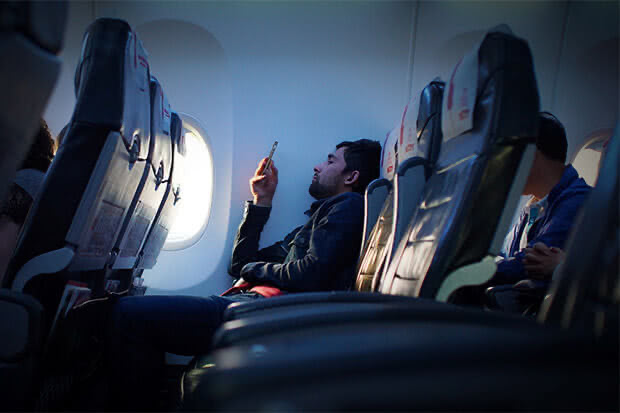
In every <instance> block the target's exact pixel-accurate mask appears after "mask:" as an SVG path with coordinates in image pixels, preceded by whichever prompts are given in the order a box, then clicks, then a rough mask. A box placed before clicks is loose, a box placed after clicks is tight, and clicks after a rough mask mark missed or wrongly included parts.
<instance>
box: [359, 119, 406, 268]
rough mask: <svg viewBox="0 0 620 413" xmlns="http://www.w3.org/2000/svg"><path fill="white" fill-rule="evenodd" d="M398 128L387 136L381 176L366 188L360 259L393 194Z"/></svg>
mask: <svg viewBox="0 0 620 413" xmlns="http://www.w3.org/2000/svg"><path fill="white" fill-rule="evenodd" d="M398 132H399V131H398V128H396V127H395V128H393V129H392V130H390V131H389V132H388V133H387V135H385V142H383V148H382V149H381V174H380V176H379V178H377V179H375V180H374V181H372V182H371V183H369V184H368V186H367V187H366V192H365V193H364V233H363V238H362V246H361V248H360V257H362V256H363V255H364V250H365V249H366V243H367V242H368V239H369V237H370V232H371V231H373V230H374V227H375V223H376V222H377V220H378V219H379V216H380V215H381V211H382V210H383V205H384V203H385V201H386V198H387V197H388V196H391V195H390V194H391V192H392V177H393V176H394V173H395V172H396V164H395V163H396V140H397V139H398V136H397V134H398Z"/></svg>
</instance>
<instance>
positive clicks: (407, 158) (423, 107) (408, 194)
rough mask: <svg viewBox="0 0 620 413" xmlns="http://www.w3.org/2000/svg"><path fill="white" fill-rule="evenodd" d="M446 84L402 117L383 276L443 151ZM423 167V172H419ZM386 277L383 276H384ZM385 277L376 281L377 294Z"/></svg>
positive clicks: (435, 86)
mask: <svg viewBox="0 0 620 413" xmlns="http://www.w3.org/2000/svg"><path fill="white" fill-rule="evenodd" d="M444 87H445V83H444V82H442V81H441V79H439V78H436V79H434V80H433V81H431V82H430V83H429V84H428V85H427V86H426V87H425V88H424V89H422V92H421V93H420V96H419V98H418V97H414V99H412V100H411V101H410V102H409V104H408V105H407V108H405V112H404V114H403V120H402V125H401V133H400V140H399V148H398V153H399V156H400V163H399V165H398V171H397V172H396V176H395V177H394V198H395V200H394V219H393V227H392V233H391V238H390V241H389V242H390V245H389V248H386V249H385V254H386V255H385V257H384V258H383V261H382V263H383V265H384V268H383V273H385V271H387V267H388V263H390V262H391V260H392V254H393V252H394V250H395V249H396V246H397V245H398V242H399V241H400V240H401V239H402V237H403V234H404V233H405V230H406V229H407V225H408V224H409V222H410V221H411V217H412V216H413V214H414V213H415V211H416V209H417V204H418V201H419V199H420V195H421V194H422V191H423V190H424V186H425V184H426V181H427V180H428V179H429V178H430V176H431V174H432V172H433V170H434V168H435V165H436V162H437V157H438V155H439V148H440V147H441V140H442V134H441V103H442V99H443V91H444ZM409 106H411V108H409ZM417 166H423V167H424V169H420V168H416V167H417ZM383 273H382V274H381V275H383ZM382 280H383V276H378V277H374V279H373V286H372V290H373V291H378V290H379V288H380V284H381V282H382Z"/></svg>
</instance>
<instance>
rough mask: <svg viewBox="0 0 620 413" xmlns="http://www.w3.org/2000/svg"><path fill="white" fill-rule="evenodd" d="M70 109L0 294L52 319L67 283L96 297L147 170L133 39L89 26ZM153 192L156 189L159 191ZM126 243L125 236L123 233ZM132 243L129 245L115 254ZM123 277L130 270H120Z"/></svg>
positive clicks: (143, 71)
mask: <svg viewBox="0 0 620 413" xmlns="http://www.w3.org/2000/svg"><path fill="white" fill-rule="evenodd" d="M75 93H76V98H77V102H76V105H75V109H74V112H73V116H72V118H71V121H70V124H69V128H68V131H67V133H66V136H65V140H64V143H63V145H62V146H61V147H60V149H59V150H58V153H57V154H56V157H55V159H54V161H53V162H52V165H51V166H50V169H49V170H48V172H47V176H46V180H45V182H44V183H43V185H42V187H41V191H40V193H39V195H38V196H37V198H36V199H35V200H34V202H33V206H32V208H31V210H30V213H29V215H28V217H27V219H26V222H25V223H24V227H23V230H22V232H21V235H20V238H19V240H18V243H17V246H16V249H15V252H14V255H13V257H12V259H11V262H10V263H9V267H8V270H7V273H6V276H5V278H4V280H3V285H4V286H5V287H7V288H10V289H12V290H13V291H17V292H25V293H27V294H30V295H33V296H34V297H35V298H37V299H38V300H39V301H41V303H42V305H43V307H44V309H45V312H46V314H45V321H46V324H47V325H48V327H49V325H50V324H49V322H50V321H51V319H52V317H53V316H54V310H55V309H56V308H57V307H58V304H59V300H60V299H61V296H62V295H63V291H67V292H68V293H71V291H72V288H70V287H69V286H67V288H66V289H65V286H66V285H67V282H68V281H72V282H73V283H78V286H79V288H89V289H91V290H92V292H93V295H94V296H100V295H102V294H104V291H105V289H106V285H105V284H106V283H105V279H106V273H109V272H111V270H112V269H113V268H114V263H115V259H116V258H118V257H119V251H118V250H115V249H114V246H115V245H118V242H117V241H118V240H120V239H122V233H121V232H122V230H123V228H125V229H126V227H127V223H128V222H129V221H131V218H132V215H131V214H133V212H134V211H133V210H134V209H136V204H137V203H138V202H136V199H137V198H138V197H139V196H140V194H139V191H140V189H141V188H142V187H143V186H144V185H145V181H146V180H147V178H148V174H149V172H150V171H151V166H150V164H149V161H148V160H149V159H151V158H150V157H149V156H150V155H151V154H150V153H149V149H152V146H153V145H152V144H151V139H150V99H149V68H148V62H147V60H146V52H145V51H144V49H143V47H142V44H141V42H140V40H139V39H138V37H137V35H136V34H135V33H134V32H133V31H132V29H131V28H130V27H129V25H128V24H127V23H126V22H124V21H121V20H115V19H98V20H96V21H95V22H93V23H92V24H91V25H90V26H89V28H88V30H87V32H86V34H85V36H84V40H83V46H82V54H81V57H80V60H79V63H78V66H77V69H76V75H75ZM161 192H162V193H163V190H161ZM129 234H132V231H131V230H130V231H129ZM138 241H140V240H139V239H137V238H136V239H133V238H131V237H129V240H128V241H127V242H126V243H125V244H122V245H121V247H122V248H123V249H122V250H121V251H120V253H121V254H120V255H121V258H123V257H122V254H123V251H127V250H128V249H130V248H139V246H140V245H137V247H136V246H134V244H132V243H133V242H138ZM129 268H131V267H129Z"/></svg>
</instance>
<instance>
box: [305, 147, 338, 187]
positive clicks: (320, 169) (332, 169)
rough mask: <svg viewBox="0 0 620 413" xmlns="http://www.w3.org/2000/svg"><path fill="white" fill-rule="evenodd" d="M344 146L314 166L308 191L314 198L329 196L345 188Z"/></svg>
mask: <svg viewBox="0 0 620 413" xmlns="http://www.w3.org/2000/svg"><path fill="white" fill-rule="evenodd" d="M344 150H345V148H344V147H342V148H339V149H337V150H336V152H333V153H330V154H329V155H327V160H326V161H325V162H323V163H320V164H318V165H316V166H315V167H314V177H313V179H312V183H311V184H310V188H309V189H308V192H310V195H311V196H312V197H313V198H315V199H324V198H329V197H331V196H334V195H338V194H340V193H342V192H344V191H345V190H346V185H345V182H344V181H345V179H346V178H347V176H346V174H345V173H344V170H345V168H346V166H347V164H346V162H345V161H344Z"/></svg>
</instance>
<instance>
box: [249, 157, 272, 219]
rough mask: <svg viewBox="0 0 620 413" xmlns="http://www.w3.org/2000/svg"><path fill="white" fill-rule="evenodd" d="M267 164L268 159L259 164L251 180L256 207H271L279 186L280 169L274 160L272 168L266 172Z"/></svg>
mask: <svg viewBox="0 0 620 413" xmlns="http://www.w3.org/2000/svg"><path fill="white" fill-rule="evenodd" d="M266 163H267V158H263V159H262V160H261V161H260V162H259V163H258V168H257V169H256V172H255V173H254V176H253V177H252V178H251V179H250V190H251V191H252V195H254V205H258V206H265V207H270V206H271V201H272V200H273V195H274V194H275V193H276V187H277V186H278V168H276V166H275V165H274V162H273V159H272V160H271V166H269V168H268V169H267V170H265V164H266Z"/></svg>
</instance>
